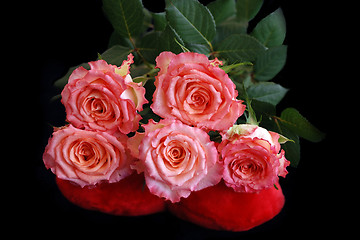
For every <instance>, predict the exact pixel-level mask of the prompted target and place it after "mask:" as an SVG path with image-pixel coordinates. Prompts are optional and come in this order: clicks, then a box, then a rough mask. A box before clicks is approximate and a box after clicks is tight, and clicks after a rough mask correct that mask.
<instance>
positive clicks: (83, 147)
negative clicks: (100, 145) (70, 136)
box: [73, 141, 96, 166]
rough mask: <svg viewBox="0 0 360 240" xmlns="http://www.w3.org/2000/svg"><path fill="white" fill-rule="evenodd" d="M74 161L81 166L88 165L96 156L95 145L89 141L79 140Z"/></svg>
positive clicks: (75, 148)
mask: <svg viewBox="0 0 360 240" xmlns="http://www.w3.org/2000/svg"><path fill="white" fill-rule="evenodd" d="M74 156H75V158H73V160H74V162H75V163H76V164H78V165H80V166H84V165H88V164H89V163H90V162H92V161H93V160H94V158H95V157H96V153H95V152H94V148H93V146H92V145H91V144H90V143H88V142H83V141H81V142H79V143H78V144H77V145H76V146H74Z"/></svg>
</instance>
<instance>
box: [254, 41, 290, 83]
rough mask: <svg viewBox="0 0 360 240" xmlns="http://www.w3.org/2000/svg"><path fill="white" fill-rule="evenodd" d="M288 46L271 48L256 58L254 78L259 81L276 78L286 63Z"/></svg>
mask: <svg viewBox="0 0 360 240" xmlns="http://www.w3.org/2000/svg"><path fill="white" fill-rule="evenodd" d="M286 54H287V46H285V45H281V46H278V47H273V48H269V49H268V50H266V51H265V52H264V53H263V54H261V55H259V56H258V57H257V58H256V61H255V64H254V78H255V79H256V80H258V81H268V80H271V79H272V78H274V77H275V76H276V75H277V74H278V73H279V72H280V71H281V69H282V68H283V67H284V65H285V63H286Z"/></svg>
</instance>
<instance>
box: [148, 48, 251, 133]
mask: <svg viewBox="0 0 360 240" xmlns="http://www.w3.org/2000/svg"><path fill="white" fill-rule="evenodd" d="M156 63H157V65H156V67H157V68H160V71H159V73H158V75H157V76H156V81H155V86H156V90H155V93H154V96H153V104H152V105H151V108H152V110H153V111H154V113H156V114H158V115H159V116H161V117H163V118H171V119H179V120H181V121H182V122H183V123H185V124H188V125H193V126H196V127H199V128H202V129H205V130H226V129H229V128H230V127H231V126H232V125H233V124H234V123H235V121H236V120H237V119H238V117H239V116H241V115H242V114H243V113H244V110H245V105H243V104H242V102H243V101H241V100H237V99H236V97H237V95H238V93H237V91H236V90H235V84H234V83H233V82H232V81H231V79H230V78H229V76H228V75H227V74H226V73H225V72H224V71H223V70H222V69H220V68H219V67H218V65H219V64H220V63H221V61H219V60H218V59H215V60H212V61H209V59H208V58H207V57H206V56H205V55H203V54H198V53H192V52H185V53H180V54H178V55H175V54H173V53H171V52H162V53H161V54H160V55H159V56H158V57H157V58H156Z"/></svg>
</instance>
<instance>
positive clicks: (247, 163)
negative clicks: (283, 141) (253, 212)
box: [218, 124, 290, 192]
mask: <svg viewBox="0 0 360 240" xmlns="http://www.w3.org/2000/svg"><path fill="white" fill-rule="evenodd" d="M278 139H279V134H277V133H275V132H270V131H267V130H266V129H264V128H262V127H259V126H256V125H250V124H241V125H234V126H233V127H232V128H231V129H229V131H228V132H227V133H226V134H224V136H223V141H222V142H221V143H220V145H219V146H218V149H219V152H220V154H221V158H222V159H221V161H222V162H223V164H224V172H223V179H224V181H225V184H226V185H227V186H228V187H232V188H233V189H234V190H235V191H237V192H258V191H260V190H263V189H267V188H270V187H273V186H274V184H276V183H277V182H278V176H282V177H285V176H286V174H287V170H286V167H287V166H288V165H289V164H290V162H289V161H288V160H286V158H285V151H284V150H281V146H280V143H279V142H278Z"/></svg>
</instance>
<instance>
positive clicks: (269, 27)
mask: <svg viewBox="0 0 360 240" xmlns="http://www.w3.org/2000/svg"><path fill="white" fill-rule="evenodd" d="M285 35H286V23H285V18H284V15H283V13H282V11H281V9H280V8H279V9H277V10H276V11H275V12H273V13H271V14H269V15H268V16H267V17H265V18H264V19H262V20H261V21H260V22H259V23H258V24H257V25H256V26H255V28H254V30H253V31H252V33H251V36H253V37H255V38H256V39H258V40H259V41H260V42H261V43H263V44H264V45H265V46H266V47H276V46H280V45H281V44H282V43H283V42H284V39H285Z"/></svg>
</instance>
